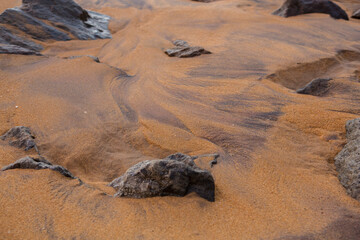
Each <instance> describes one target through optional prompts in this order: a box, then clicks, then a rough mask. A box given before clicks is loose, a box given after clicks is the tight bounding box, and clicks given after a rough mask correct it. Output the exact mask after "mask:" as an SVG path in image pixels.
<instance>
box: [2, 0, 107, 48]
mask: <svg viewBox="0 0 360 240" xmlns="http://www.w3.org/2000/svg"><path fill="white" fill-rule="evenodd" d="M109 20H110V17H108V16H106V15H103V14H99V13H96V12H91V11H86V10H84V9H82V8H81V7H80V6H79V5H78V4H76V3H75V2H74V1H73V0H52V1H48V0H23V4H22V6H21V7H16V8H10V9H7V10H5V11H4V12H3V13H2V14H1V15H0V24H2V25H1V26H0V43H2V44H9V45H15V46H19V47H21V48H22V49H17V48H14V47H13V46H10V47H9V46H8V47H5V46H2V49H7V50H2V52H3V53H9V51H11V50H14V52H13V53H20V54H30V51H28V52H26V51H25V50H24V49H30V50H32V52H38V51H40V50H42V46H40V45H39V44H36V43H35V42H34V41H32V40H30V39H35V40H39V41H45V40H49V39H51V40H56V41H68V40H71V39H80V40H90V39H99V38H100V39H104V38H111V34H110V31H109V29H108V23H109ZM9 29H12V30H15V31H16V32H17V34H14V33H13V32H12V31H10V30H9ZM19 32H23V33H25V35H24V34H20V33H19ZM20 35H21V36H23V35H24V36H26V37H28V39H25V38H24V37H20Z"/></svg>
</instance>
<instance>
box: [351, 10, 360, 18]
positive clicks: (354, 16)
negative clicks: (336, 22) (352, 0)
mask: <svg viewBox="0 0 360 240" xmlns="http://www.w3.org/2000/svg"><path fill="white" fill-rule="evenodd" d="M351 17H352V18H357V19H360V9H359V10H357V11H355V12H354V13H353V14H352V15H351Z"/></svg>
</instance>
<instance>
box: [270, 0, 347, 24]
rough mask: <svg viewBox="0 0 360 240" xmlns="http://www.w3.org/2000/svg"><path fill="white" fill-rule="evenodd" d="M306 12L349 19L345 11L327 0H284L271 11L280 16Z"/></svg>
mask: <svg viewBox="0 0 360 240" xmlns="http://www.w3.org/2000/svg"><path fill="white" fill-rule="evenodd" d="M308 13H325V14H329V15H330V16H331V17H333V18H335V19H344V20H349V17H348V15H347V14H346V12H345V11H344V10H343V9H342V8H341V7H339V6H338V5H337V4H335V3H333V2H332V1H329V0H286V1H285V3H284V4H283V5H282V6H281V8H279V9H278V10H276V11H275V12H273V14H274V15H278V16H281V17H291V16H296V15H301V14H308Z"/></svg>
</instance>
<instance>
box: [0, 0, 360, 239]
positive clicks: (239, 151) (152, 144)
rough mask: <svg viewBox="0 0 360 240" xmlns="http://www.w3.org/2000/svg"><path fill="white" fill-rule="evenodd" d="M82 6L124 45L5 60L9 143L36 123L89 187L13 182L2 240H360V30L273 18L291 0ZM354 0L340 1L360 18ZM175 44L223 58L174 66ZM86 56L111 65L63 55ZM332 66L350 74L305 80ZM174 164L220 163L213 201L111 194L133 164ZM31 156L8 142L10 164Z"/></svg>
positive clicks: (56, 157)
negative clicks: (169, 159)
mask: <svg viewBox="0 0 360 240" xmlns="http://www.w3.org/2000/svg"><path fill="white" fill-rule="evenodd" d="M77 2H79V3H80V4H81V5H83V6H84V7H87V8H90V9H93V10H96V11H98V12H101V13H105V14H108V15H110V16H111V17H112V18H113V20H112V22H111V24H110V28H111V31H112V32H113V39H111V40H96V41H70V42H55V43H47V45H46V49H45V50H44V51H43V54H44V55H45V56H42V57H38V56H15V55H0V86H1V88H0V123H1V124H0V133H3V132H5V131H6V130H8V129H9V128H11V127H13V126H17V125H24V126H28V127H30V128H31V129H33V131H34V132H35V134H36V136H37V142H38V144H39V149H40V151H41V153H42V154H43V155H44V156H45V157H46V158H47V159H48V160H50V161H52V162H53V163H56V164H60V165H63V166H65V167H66V168H68V169H69V170H70V171H71V172H72V173H73V174H74V175H76V176H78V177H80V178H81V179H82V180H83V181H84V182H86V184H87V185H82V186H79V184H78V181H77V180H69V179H66V178H64V177H63V176H61V175H60V174H58V173H55V172H51V171H50V170H42V171H35V170H11V171H6V172H0V186H1V188H0V206H1V207H2V214H1V217H0V238H1V239H360V235H359V228H360V217H359V216H360V215H359V214H360V203H359V202H357V201H356V200H354V199H352V198H351V197H349V196H348V195H347V194H346V191H345V189H343V187H342V186H341V185H340V183H339V181H338V179H337V176H336V171H335V167H334V164H333V158H334V156H335V155H336V154H337V152H339V151H340V150H341V148H342V146H343V144H344V143H345V130H344V124H345V122H346V121H347V120H349V119H353V118H356V117H359V114H360V107H359V100H360V83H359V82H357V81H356V80H354V79H353V78H354V74H353V73H354V71H355V70H360V58H357V57H355V58H345V59H338V58H337V57H336V51H338V50H344V49H345V50H351V51H354V52H356V51H360V45H359V40H360V34H359V33H360V21H359V20H354V19H352V20H351V21H349V22H346V21H342V20H334V19H331V18H330V17H329V16H327V15H323V14H311V15H304V16H298V17H294V18H288V19H284V18H280V17H277V16H272V15H271V14H270V13H271V12H272V11H273V10H275V9H276V8H277V7H278V6H280V5H281V3H282V0H281V1H280V0H274V1H270V0H264V1H262V2H261V3H256V2H257V1H251V0H244V1H240V0H237V1H217V2H213V3H209V4H203V3H196V2H191V1H188V0H171V1H170V0H168V1H165V0H146V1H144V2H145V4H141V3H142V1H127V0H122V1H115V0H109V1H105V0H102V1H95V0H93V1H89V0H79V1H77ZM96 2H98V4H96ZM356 2H357V1H351V0H349V1H345V0H343V1H341V2H340V3H339V4H340V5H341V6H343V7H344V8H345V9H346V10H347V11H348V13H349V14H350V13H351V10H353V9H355V8H356V7H357V6H358V5H359V4H358V3H356ZM131 3H132V4H133V6H129V5H131ZM17 5H19V1H11V0H5V1H4V0H2V1H1V3H0V10H1V11H2V10H4V9H6V8H8V7H12V6H17ZM146 6H152V7H151V8H149V7H146ZM176 39H183V40H186V41H188V42H189V43H190V44H192V45H200V46H202V47H204V48H205V49H208V50H210V51H211V52H213V54H211V55H203V56H200V57H196V58H191V59H178V58H169V57H167V56H166V55H165V54H164V53H163V52H162V50H163V49H166V48H168V47H172V44H171V40H176ZM74 55H94V56H98V57H99V58H100V61H101V62H102V63H101V64H99V63H96V62H94V61H93V60H92V59H90V58H88V57H83V58H78V59H72V60H71V59H64V57H68V56H74ZM323 58H330V59H335V60H334V61H335V62H336V64H330V65H326V66H325V67H324V66H322V67H314V65H313V64H304V65H301V66H303V67H302V68H301V70H300V71H293V70H294V66H297V65H299V64H298V63H313V62H316V61H319V60H320V59H323ZM321 64H323V62H321ZM317 66H318V65H317ZM116 68H119V69H121V70H124V71H126V73H127V74H129V76H128V77H126V76H124V75H123V73H122V71H121V70H119V69H116ZM272 73H279V74H280V75H279V76H278V78H277V80H273V81H275V82H276V83H274V82H273V81H271V80H269V79H266V78H265V76H267V75H269V74H272ZM322 76H324V77H332V78H334V79H335V80H334V82H335V85H334V87H333V88H332V89H331V91H330V93H329V94H328V95H326V96H325V97H314V96H307V95H298V94H296V93H295V92H294V90H292V89H296V87H298V86H302V85H303V83H305V82H309V81H310V80H312V78H314V77H322ZM290 78H291V79H292V80H291V81H292V82H291V86H288V85H287V83H288V82H289V81H290V80H288V79H290ZM294 79H295V80H294ZM285 86H287V87H289V88H286V87H285ZM15 106H19V108H17V109H16V108H15ZM175 152H183V153H186V154H191V155H196V154H206V153H215V152H219V153H220V154H221V158H220V159H219V163H218V165H215V167H214V168H212V169H209V161H210V160H211V159H200V160H199V161H198V165H199V166H200V167H203V168H207V169H209V170H210V171H211V172H212V174H213V175H214V178H215V181H216V201H215V202H214V203H210V202H207V201H206V200H203V199H201V198H199V197H198V196H196V195H194V194H190V195H189V196H186V197H184V198H177V197H157V198H151V199H139V200H137V199H119V198H112V197H111V196H110V195H112V194H114V190H113V189H112V188H110V187H107V186H106V184H107V183H108V182H109V181H111V180H112V179H114V178H115V177H118V176H120V175H121V174H123V173H124V172H125V171H126V169H127V168H128V167H130V166H132V165H133V164H135V163H137V162H139V161H142V160H145V159H153V158H162V157H165V156H166V155H168V154H171V153H175ZM25 154H34V152H30V153H25V152H24V151H22V150H19V149H15V148H13V147H10V146H7V145H6V144H5V143H0V166H5V165H7V164H10V163H12V162H13V161H15V160H16V159H18V158H20V157H22V156H25ZM108 194H109V195H108Z"/></svg>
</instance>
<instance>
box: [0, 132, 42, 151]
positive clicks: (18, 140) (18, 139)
mask: <svg viewBox="0 0 360 240" xmlns="http://www.w3.org/2000/svg"><path fill="white" fill-rule="evenodd" d="M0 139H1V140H3V141H8V142H9V144H10V145H11V146H14V147H18V148H25V151H27V150H29V149H31V148H35V149H36V151H38V149H37V147H36V143H35V137H34V135H33V134H32V133H31V130H30V129H29V128H28V127H24V126H17V127H13V128H11V129H10V130H9V131H7V132H6V133H5V134H4V135H2V136H0Z"/></svg>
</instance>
